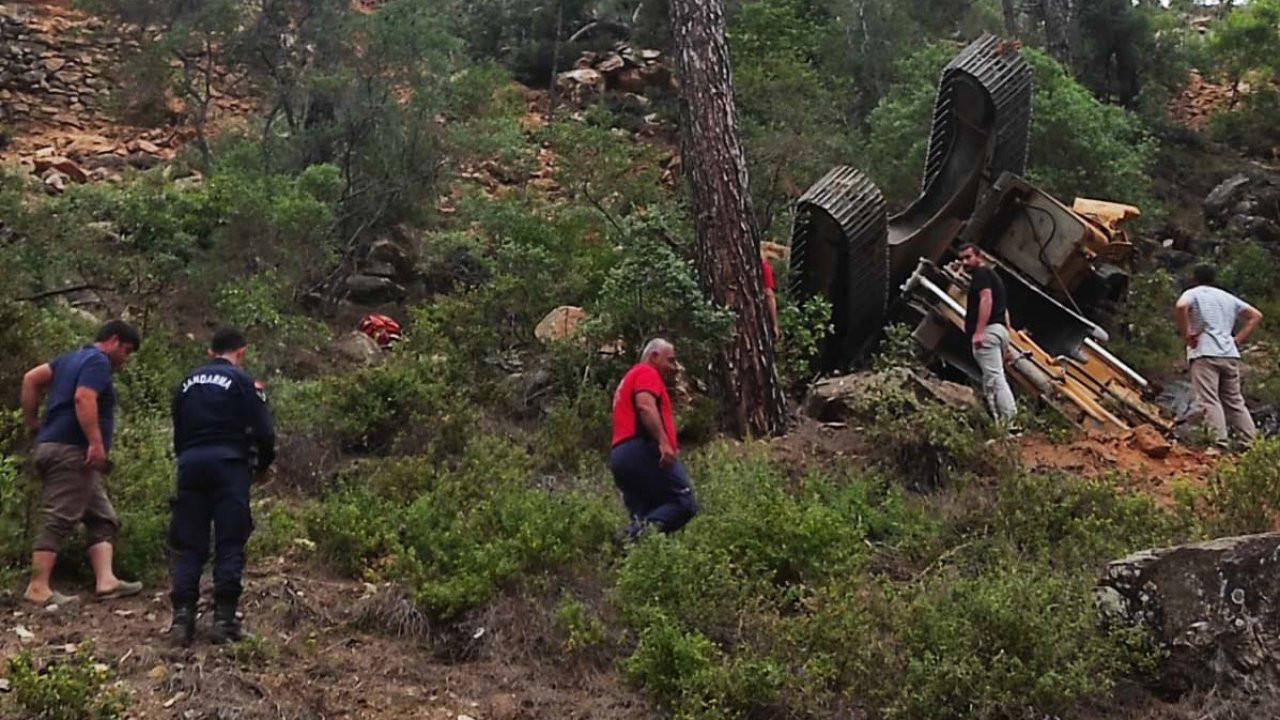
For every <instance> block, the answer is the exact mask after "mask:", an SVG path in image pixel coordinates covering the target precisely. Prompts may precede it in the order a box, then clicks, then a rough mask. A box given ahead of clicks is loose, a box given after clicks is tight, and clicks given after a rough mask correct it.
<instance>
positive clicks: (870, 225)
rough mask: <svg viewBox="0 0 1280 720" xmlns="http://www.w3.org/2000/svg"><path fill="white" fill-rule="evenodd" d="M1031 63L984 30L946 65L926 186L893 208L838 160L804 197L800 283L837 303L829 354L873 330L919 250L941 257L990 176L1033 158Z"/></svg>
mask: <svg viewBox="0 0 1280 720" xmlns="http://www.w3.org/2000/svg"><path fill="white" fill-rule="evenodd" d="M1030 122H1031V70H1030V67H1029V66H1028V65H1027V64H1026V61H1025V60H1024V59H1023V58H1022V56H1021V55H1020V54H1018V52H1017V50H1016V47H1013V46H1010V45H1009V44H1008V43H1007V42H1006V41H1003V40H1000V39H999V38H997V37H995V36H992V35H984V36H983V37H981V38H979V39H978V40H976V41H975V42H973V43H972V44H970V45H969V46H968V47H966V48H965V49H964V50H963V51H962V52H960V54H958V55H957V56H956V57H955V58H953V59H952V61H951V62H950V63H948V64H947V66H946V68H944V69H943V71H942V77H941V79H940V81H939V84H938V93H937V99H936V100H935V103H934V112H933V125H932V128H931V130H930V135H929V147H928V151H927V153H926V156H925V167H924V175H923V179H922V182H921V193H920V196H919V197H918V198H917V199H916V200H915V201H914V202H913V203H912V204H911V205H910V206H908V208H907V209H906V210H904V211H903V212H902V213H899V214H897V215H895V216H894V217H892V218H889V217H888V216H887V211H886V206H885V201H884V197H883V195H882V194H881V193H880V191H879V189H878V188H876V186H875V184H874V183H873V182H872V181H871V180H870V179H869V178H867V176H866V175H864V174H863V173H862V172H860V171H858V170H856V169H854V168H850V167H845V166H841V167H837V168H835V169H833V170H831V171H830V172H828V173H827V174H826V175H825V176H824V177H823V178H822V179H821V180H819V181H818V182H817V183H815V184H814V185H813V186H811V187H810V188H809V189H808V191H807V192H805V194H804V195H803V196H802V197H801V198H800V200H799V201H798V203H797V206H796V219H795V223H794V225H793V227H792V236H791V237H792V240H791V246H792V254H791V267H792V277H793V284H794V285H793V287H794V289H795V290H796V291H797V293H798V295H799V296H800V297H811V296H814V295H823V296H825V297H827V298H828V299H829V300H830V301H831V304H832V324H833V325H834V334H833V337H834V341H833V342H832V343H831V344H830V346H829V347H827V348H825V349H824V351H823V353H822V359H821V360H820V362H821V364H822V365H823V366H824V367H825V368H827V369H834V368H836V367H839V366H843V365H846V364H848V363H849V362H850V361H852V360H853V359H854V358H856V356H857V355H859V354H861V352H862V350H863V349H865V348H866V347H867V346H868V345H869V343H870V341H872V340H874V339H875V337H876V335H877V334H878V331H879V329H880V326H881V323H882V322H883V319H884V315H885V312H886V308H887V306H888V303H889V302H890V301H891V300H892V299H893V298H894V297H896V295H897V291H898V285H899V284H900V283H901V282H902V281H903V280H904V279H905V278H906V277H907V276H908V275H910V273H911V271H912V270H913V269H914V268H915V265H916V261H917V260H918V259H919V258H920V257H929V258H930V259H934V260H936V259H937V258H938V257H939V256H940V255H941V254H942V252H943V251H945V249H946V247H948V246H949V245H950V243H951V241H952V240H953V239H954V237H955V236H956V234H957V233H958V232H959V229H960V227H961V226H962V224H963V222H964V221H965V220H967V219H968V218H969V216H970V215H971V214H972V212H973V209H974V207H975V205H976V203H977V200H978V196H979V187H980V186H981V185H983V180H984V179H989V178H992V177H995V176H998V175H999V173H1001V172H1004V171H1010V172H1014V173H1017V174H1022V173H1023V171H1024V170H1025V167H1026V159H1027V140H1028V133H1029V128H1030Z"/></svg>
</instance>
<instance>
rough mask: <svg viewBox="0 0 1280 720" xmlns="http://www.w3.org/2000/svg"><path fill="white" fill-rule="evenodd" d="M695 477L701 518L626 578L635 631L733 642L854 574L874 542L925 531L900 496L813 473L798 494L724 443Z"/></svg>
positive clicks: (643, 551)
mask: <svg viewBox="0 0 1280 720" xmlns="http://www.w3.org/2000/svg"><path fill="white" fill-rule="evenodd" d="M689 472H690V476H691V477H692V479H693V486H694V491H695V494H696V495H697V498H698V504H699V506H700V508H701V515H699V516H698V517H697V518H695V519H694V521H693V522H692V523H691V524H690V525H689V526H688V527H686V528H685V529H684V530H682V531H681V532H680V533H679V534H677V535H674V536H671V537H660V536H659V537H651V538H646V539H645V540H644V541H643V542H641V543H639V544H638V545H637V546H636V547H634V548H632V550H631V551H630V552H629V553H628V554H627V557H626V558H625V559H624V560H623V563H622V566H621V567H620V569H619V571H618V577H617V581H616V583H615V587H614V594H615V598H616V600H617V603H618V605H619V610H620V612H621V614H622V616H623V618H624V619H625V620H626V621H627V622H628V623H630V624H632V625H635V626H644V625H647V624H652V623H653V622H658V621H661V622H674V623H676V624H677V625H678V626H679V627H681V628H688V629H696V630H699V631H701V632H703V633H705V634H707V635H708V636H709V637H715V638H721V637H732V636H733V635H734V634H736V630H735V628H737V627H738V617H737V616H738V615H740V614H741V613H743V612H749V611H751V610H752V609H761V608H763V609H769V608H772V609H774V610H777V609H779V608H785V607H788V606H790V604H791V603H793V602H795V601H796V598H797V597H798V596H799V595H802V594H803V593H804V592H805V588H808V587H809V586H811V585H813V584H820V583H821V582H822V581H823V580H824V579H825V578H829V577H832V576H843V575H846V574H850V573H854V572H856V571H857V570H858V569H860V568H861V567H862V566H863V565H864V563H865V562H866V545H865V543H864V540H865V539H866V538H867V537H868V536H869V535H875V536H877V539H880V540H881V541H884V542H895V541H898V540H901V539H902V537H904V536H906V535H909V534H910V533H912V532H913V528H915V527H917V525H916V522H915V521H914V520H912V519H911V518H912V516H911V514H910V513H908V512H907V511H905V509H904V508H902V507H901V506H900V505H899V503H898V500H897V494H896V492H897V491H889V490H887V489H884V488H883V486H882V485H880V484H879V483H875V482H874V481H873V482H871V483H870V484H868V479H867V478H860V477H854V478H849V479H832V478H829V477H826V476H821V475H814V476H808V477H806V478H805V480H804V482H803V483H802V484H801V485H800V487H799V489H798V490H793V489H791V488H790V487H789V484H788V482H787V480H786V478H785V477H784V476H783V475H782V474H781V473H780V472H779V470H778V469H777V468H774V467H772V466H771V465H770V464H769V463H768V462H766V461H765V460H764V459H763V458H762V457H760V456H759V455H746V456H742V455H739V454H737V453H735V452H734V451H733V450H732V449H731V448H730V447H729V446H723V445H713V446H712V447H710V448H708V449H707V450H705V451H704V452H701V453H698V454H697V455H695V456H694V457H692V458H690V459H689ZM895 531H898V532H901V533H902V536H898V537H895V534H894V533H895Z"/></svg>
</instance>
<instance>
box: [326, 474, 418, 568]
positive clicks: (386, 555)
mask: <svg viewBox="0 0 1280 720" xmlns="http://www.w3.org/2000/svg"><path fill="white" fill-rule="evenodd" d="M403 514H404V506H403V505H401V504H400V503H397V502H395V501H393V500H391V499H388V498H383V497H380V496H378V495H377V494H376V493H374V492H373V491H372V490H371V489H370V488H369V487H368V486H367V485H364V484H361V483H358V482H353V483H349V484H347V485H344V486H343V487H341V488H340V489H339V490H337V491H335V492H333V493H330V494H329V495H328V497H326V498H325V499H324V501H323V502H322V503H320V504H319V505H318V506H317V507H315V508H314V509H313V510H312V511H311V512H309V513H308V514H307V515H306V528H307V534H308V536H310V537H312V538H315V541H316V546H317V548H318V549H319V551H320V554H321V556H322V557H323V558H324V559H325V560H327V561H328V562H329V563H330V564H331V565H333V566H334V567H335V568H336V569H338V570H339V571H340V572H343V573H346V574H347V575H352V576H355V577H360V578H364V579H366V580H380V579H384V578H385V574H386V573H385V571H386V568H387V565H388V564H390V563H392V562H394V561H395V560H396V558H397V556H398V554H399V553H400V552H401V551H402V546H401V543H400V537H399V530H400V518H401V516H402V515H403Z"/></svg>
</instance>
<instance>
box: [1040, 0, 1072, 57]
mask: <svg viewBox="0 0 1280 720" xmlns="http://www.w3.org/2000/svg"><path fill="white" fill-rule="evenodd" d="M1071 5H1072V2H1071V0H1040V19H1041V21H1043V22H1044V49H1045V51H1046V52H1048V53H1049V55H1050V56H1051V57H1052V58H1053V59H1054V60H1057V61H1058V62H1059V63H1060V64H1061V65H1062V67H1064V68H1066V69H1067V72H1071V71H1072V67H1073V66H1072V61H1073V58H1072V55H1073V53H1072V48H1073V46H1074V44H1075V43H1073V42H1072V39H1073V38H1072V36H1073V33H1074V31H1073V28H1072V23H1073V22H1074V14H1073V13H1072V11H1071V10H1072V7H1071Z"/></svg>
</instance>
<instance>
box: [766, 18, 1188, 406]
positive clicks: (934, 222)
mask: <svg viewBox="0 0 1280 720" xmlns="http://www.w3.org/2000/svg"><path fill="white" fill-rule="evenodd" d="M1031 89H1032V85H1031V70H1030V67H1029V66H1028V65H1027V63H1026V61H1025V60H1024V59H1023V58H1022V56H1021V55H1020V54H1019V52H1018V48H1017V46H1016V45H1013V44H1010V43H1008V42H1005V41H1002V40H1000V39H998V38H995V37H992V36H984V37H983V38H981V39H979V40H977V41H976V42H974V43H972V44H971V45H969V46H968V47H967V48H965V49H964V50H963V51H962V52H961V53H960V54H959V55H957V56H956V57H955V58H954V59H953V60H952V61H951V63H949V64H948V65H947V67H946V68H945V69H944V70H943V73H942V79H941V82H940V84H939V87H938V93H937V99H936V101H935V106H934V115H933V127H932V130H931V133H930V138H929V148H928V152H927V155H926V158H925V168H924V179H923V182H922V185H921V192H920V195H919V197H917V198H916V200H915V201H914V202H912V203H911V204H910V205H909V206H908V207H907V208H906V209H905V210H903V211H902V212H900V213H898V214H896V215H893V216H889V215H888V213H887V211H886V207H885V202H884V198H883V196H882V195H881V193H880V191H879V189H878V188H876V186H875V184H874V183H873V182H872V181H871V180H870V179H869V178H868V177H867V176H866V175H864V174H863V173H862V172H860V171H858V170H856V169H854V168H851V167H843V166H842V167H837V168H834V169H832V170H831V171H830V172H829V173H827V175H826V176H824V177H823V178H822V179H821V180H819V181H818V182H817V183H815V184H814V185H813V186H812V187H810V188H809V189H808V190H807V191H806V192H805V193H804V195H803V196H802V197H801V198H800V200H799V202H798V204H797V207H796V219H795V223H794V226H793V229H792V238H791V245H792V252H791V269H792V282H793V290H794V291H795V293H796V294H797V295H798V296H799V297H812V296H822V297H825V298H826V299H827V300H828V301H829V302H830V303H831V307H832V318H831V321H832V326H833V328H834V332H833V333H832V334H831V336H830V337H829V338H828V339H827V340H826V342H825V344H824V346H823V348H822V350H821V355H820V358H819V360H818V362H819V364H820V365H821V367H822V369H824V370H834V369H838V368H841V367H844V366H847V365H849V364H851V363H853V362H855V361H856V360H857V359H858V358H860V357H861V356H862V355H864V354H865V353H866V352H867V351H868V350H869V349H870V347H871V346H872V345H873V343H874V342H875V341H876V339H877V338H878V337H879V335H880V332H881V330H882V328H883V325H884V324H885V323H886V322H887V321H889V320H891V319H898V318H901V317H903V316H904V315H906V316H912V315H913V316H914V318H915V319H916V320H917V321H918V324H917V326H916V331H915V337H916V339H917V340H919V341H920V342H921V344H922V345H924V347H925V348H926V349H927V350H929V351H930V352H931V353H932V354H933V355H934V356H935V357H937V358H938V359H940V360H941V361H942V362H944V363H945V364H946V365H948V366H949V367H952V368H956V369H959V370H960V371H962V372H965V373H966V374H969V375H970V376H976V375H977V373H978V371H977V368H976V366H975V364H974V362H973V358H972V356H971V354H970V350H969V344H968V342H967V339H966V338H965V337H964V335H963V327H964V302H965V290H966V289H967V284H968V277H967V275H966V274H965V273H964V272H963V271H961V270H959V269H957V268H951V267H940V264H941V263H942V262H943V261H945V260H946V259H948V258H949V257H950V256H952V255H953V254H954V251H955V248H957V247H958V246H959V245H961V244H963V243H973V244H975V245H977V246H978V247H979V248H981V249H982V251H983V253H984V255H986V257H987V259H988V261H989V262H990V264H991V265H992V267H993V268H995V270H996V271H997V272H998V273H999V274H1000V275H1001V277H1002V278H1003V279H1004V281H1005V285H1006V288H1007V291H1008V298H1009V307H1010V315H1011V318H1012V322H1013V326H1014V327H1013V328H1011V330H1012V331H1013V333H1012V334H1013V337H1014V348H1015V351H1016V352H1017V354H1018V359H1017V360H1016V361H1015V362H1014V363H1013V364H1012V365H1011V368H1010V370H1011V371H1010V375H1011V376H1012V378H1013V380H1014V381H1015V382H1017V383H1018V384H1020V385H1021V386H1022V387H1023V388H1024V389H1026V390H1028V391H1029V392H1031V393H1033V394H1035V395H1037V396H1039V397H1041V398H1042V399H1044V400H1045V401H1047V402H1049V403H1050V404H1051V405H1053V406H1054V407H1056V408H1058V409H1059V410H1061V411H1063V412H1064V414H1066V415H1067V416H1068V417H1070V418H1072V419H1073V420H1075V421H1076V422H1078V423H1080V424H1082V425H1086V426H1095V427H1100V428H1104V429H1113V430H1125V429H1128V428H1129V427H1131V426H1133V425H1135V424H1140V423H1152V424H1155V425H1157V426H1158V427H1161V428H1167V427H1168V426H1167V423H1166V421H1164V420H1163V419H1162V418H1161V417H1160V415H1159V413H1158V411H1157V410H1156V409H1155V408H1154V407H1152V406H1150V405H1148V404H1147V403H1145V402H1144V401H1143V400H1142V397H1141V391H1142V389H1143V388H1145V387H1146V381H1145V380H1143V378H1142V377H1141V376H1139V375H1138V374H1137V373H1135V372H1134V371H1133V370H1131V369H1129V368H1128V367H1126V366H1125V365H1124V363H1122V362H1121V361H1120V360H1119V359H1118V358H1116V357H1114V356H1113V355H1111V354H1110V353H1108V352H1107V351H1106V350H1105V349H1103V347H1102V345H1101V343H1102V342H1105V341H1106V339H1107V334H1106V332H1105V331H1104V330H1103V329H1102V327H1101V326H1100V325H1098V320H1099V319H1100V318H1104V317H1106V316H1107V315H1108V314H1109V313H1110V312H1112V310H1113V309H1114V308H1115V307H1116V305H1117V304H1118V303H1119V302H1121V301H1122V300H1123V298H1124V295H1125V292H1126V291H1127V288H1128V280H1129V276H1128V273H1127V271H1126V269H1125V267H1126V265H1127V263H1128V261H1129V260H1130V258H1131V256H1132V254H1133V245H1132V244H1131V243H1130V242H1129V241H1128V239H1127V238H1126V236H1125V234H1124V231H1123V229H1122V228H1121V224H1122V223H1123V221H1124V220H1126V219H1128V218H1131V217H1134V216H1136V215H1137V214H1138V210H1137V209H1136V208H1133V207H1129V206H1125V205H1118V204H1114V203H1108V202H1104V201H1098V200H1088V199H1078V200H1076V202H1075V203H1074V205H1073V206H1072V207H1067V206H1065V205H1063V204H1062V203H1060V202H1058V201H1057V200H1056V199H1054V198H1053V197H1051V196H1050V195H1048V194H1047V193H1045V192H1043V191H1041V190H1040V189H1038V188H1036V187H1035V186H1034V185H1032V184H1031V183H1029V182H1028V181H1026V180H1025V179H1024V178H1023V177H1022V174H1023V173H1024V172H1025V167H1026V157H1027V142H1028V133H1029V127H1030V119H1031Z"/></svg>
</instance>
